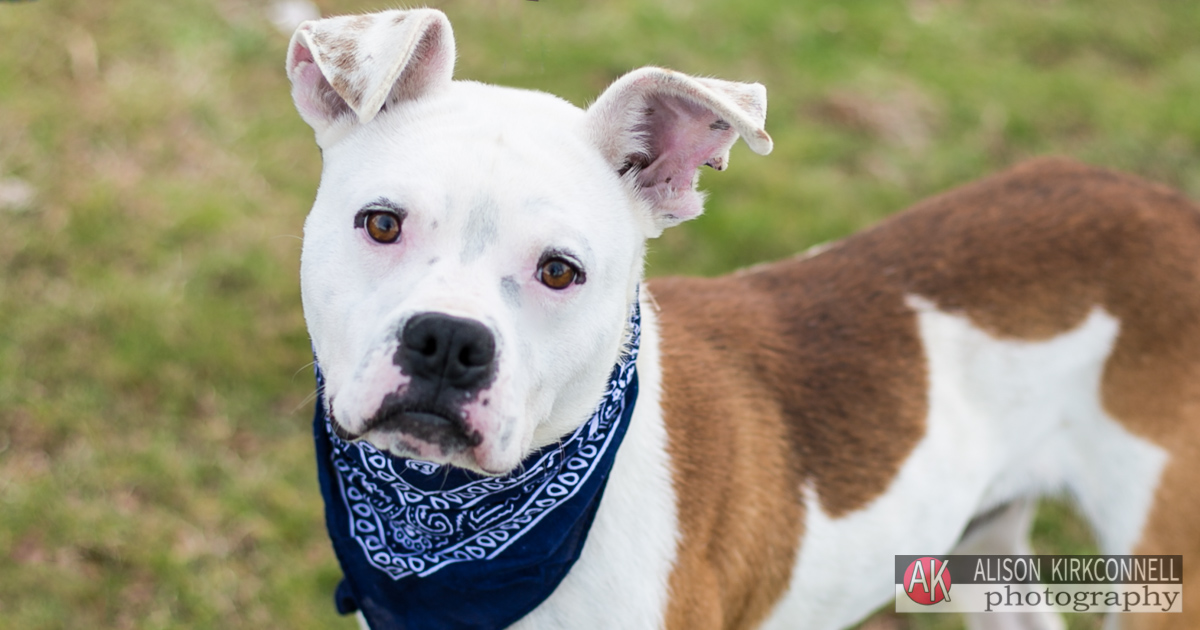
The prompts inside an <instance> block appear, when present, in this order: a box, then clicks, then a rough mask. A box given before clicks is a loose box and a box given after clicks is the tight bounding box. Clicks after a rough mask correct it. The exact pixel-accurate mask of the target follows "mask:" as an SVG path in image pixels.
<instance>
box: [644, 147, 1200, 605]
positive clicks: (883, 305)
mask: <svg viewBox="0 0 1200 630" xmlns="http://www.w3.org/2000/svg"><path fill="white" fill-rule="evenodd" d="M1198 257H1200V212H1198V211H1197V208H1196V206H1194V205H1193V204H1192V203H1191V202H1189V201H1187V200H1186V199H1185V198H1183V197H1182V196H1180V195H1179V194H1177V193H1175V192H1173V191H1171V190H1169V189H1167V188H1164V187H1161V186H1157V185H1154V184H1150V183H1148V182H1145V181H1142V180H1140V179H1137V178H1134V177H1131V176H1127V175H1120V174H1116V173H1112V172H1109V171H1104V170H1101V169H1096V168H1091V167H1087V166H1083V165H1079V164H1075V163H1072V162H1068V161H1064V160H1053V159H1045V160H1036V161H1033V162H1029V163H1026V164H1024V165H1021V166H1018V167H1017V168H1015V169H1012V170H1010V171H1008V172H1006V173H1002V174H1000V175H997V176H994V177H991V178H988V179H985V180H983V181H981V182H978V183H975V184H972V185H969V186H965V187H963V188H960V189H957V190H954V191H951V192H949V193H946V194H944V195H940V196H938V197H935V198H933V199H930V200H928V201H926V202H924V203H921V204H919V205H918V206H916V207H914V208H912V209H910V210H908V211H906V212H904V213H901V214H899V215H897V216H895V217H893V218H892V219H890V220H888V221H886V222H884V223H882V224H881V225H879V226H877V227H875V228H873V229H871V230H868V231H865V232H863V233H860V234H857V235H855V236H852V237H850V238H848V239H846V240H845V241H843V242H841V243H839V244H837V245H835V246H834V247H832V248H830V249H829V250H827V251H825V252H823V253H821V254H819V255H817V256H815V257H812V258H799V259H793V260H789V261H784V262H780V263H776V264H772V265H764V266H761V267H756V268H754V269H751V270H748V271H745V272H742V273H738V274H735V275H731V276H725V277H721V278H715V279H694V278H693V279H683V278H669V279H661V280H656V281H654V282H652V283H651V284H650V288H651V291H652V292H653V294H654V296H655V298H656V299H657V301H658V304H659V305H660V306H661V308H662V313H661V315H660V320H661V322H662V328H663V350H662V353H663V379H664V384H663V388H664V393H663V408H664V413H665V416H666V422H667V426H668V431H669V439H670V450H671V456H672V459H673V461H674V462H675V484H676V491H677V493H678V497H679V518H680V528H681V530H682V542H681V546H680V550H679V561H678V564H677V566H676V570H675V571H674V573H673V574H672V577H671V588H672V593H673V599H672V601H671V607H670V610H669V613H668V620H669V624H668V625H669V627H671V628H709V627H712V628H741V627H750V626H753V625H754V624H755V623H756V622H757V621H759V620H761V619H762V618H763V617H764V616H765V615H766V614H767V613H768V612H769V610H770V607H771V605H772V603H773V602H774V600H775V599H776V598H777V597H778V596H779V594H781V593H782V592H783V590H784V589H785V588H786V586H787V582H788V579H789V578H790V570H791V566H792V563H793V561H794V555H795V550H796V548H797V544H798V541H799V539H800V534H801V532H800V528H801V518H802V509H803V508H802V497H801V488H802V487H803V486H805V485H806V484H811V486H812V487H813V488H814V489H815V490H816V492H817V494H818V497H819V500H820V505H821V508H822V509H823V510H824V511H826V512H827V513H829V514H830V515H831V516H834V517H837V516H842V515H845V514H847V513H848V512H850V511H853V510H855V509H858V508H860V507H863V506H864V505H866V503H867V502H869V501H870V500H871V499H873V498H875V497H876V496H878V495H879V494H880V493H882V492H883V491H884V490H886V488H887V487H888V485H889V484H890V483H891V480H892V478H893V477H894V475H895V473H896V471H897V470H898V468H899V466H900V465H901V463H902V462H903V460H904V458H905V457H907V456H908V454H909V452H910V451H911V449H912V448H913V446H914V445H915V444H916V443H917V441H918V440H919V439H920V437H921V435H922V433H923V431H924V418H925V413H926V400H925V392H926V391H927V386H928V384H927V381H926V373H925V362H924V357H923V353H922V349H921V345H920V340H919V338H918V336H917V330H916V320H915V316H914V314H913V313H912V312H911V310H910V309H908V308H907V306H906V305H905V302H904V298H905V296H906V295H910V294H914V295H919V296H922V297H924V298H927V299H929V300H932V301H933V302H934V303H935V304H936V305H937V306H938V308H940V309H942V310H944V311H949V312H960V313H963V314H964V315H966V316H967V317H969V318H970V319H971V320H972V321H973V322H974V323H975V324H976V325H978V326H980V327H982V328H984V329H985V330H988V331H990V332H991V333H993V334H994V335H996V336H998V337H1005V338H1016V339H1027V340H1038V339H1046V338H1049V337H1052V336H1054V335H1057V334H1060V333H1062V332H1065V331H1067V330H1069V329H1071V328H1073V327H1074V326H1076V325H1078V324H1079V323H1081V322H1082V321H1083V319H1084V318H1085V317H1086V315H1087V314H1088V313H1089V312H1090V310H1091V309H1092V308H1094V307H1097V306H1098V307H1101V308H1103V309H1105V310H1106V311H1107V312H1108V313H1110V314H1112V315H1113V316H1115V317H1117V318H1118V319H1119V320H1120V322H1121V332H1120V334H1119V336H1118V339H1117V343H1116V347H1115V349H1114V351H1113V354H1112V356H1111V357H1110V359H1109V361H1108V365H1107V366H1106V370H1105V373H1104V379H1103V393H1102V396H1103V402H1104V405H1105V408H1106V410H1107V411H1108V412H1109V413H1110V414H1112V415H1113V416H1114V417H1116V418H1118V419H1119V420H1120V421H1121V422H1122V423H1123V424H1125V425H1126V426H1127V427H1128V428H1129V429H1130V430H1131V431H1133V432H1134V433H1137V434H1139V435H1143V436H1145V437H1148V438H1150V439H1152V440H1154V441H1155V442H1157V443H1159V444H1162V445H1164V447H1166V448H1167V449H1168V450H1169V451H1171V453H1172V456H1173V459H1172V462H1171V463H1170V464H1169V465H1168V469H1167V473H1166V479H1165V482H1164V485H1163V487H1162V488H1161V489H1160V491H1159V492H1160V500H1159V504H1158V506H1157V507H1156V508H1155V511H1154V513H1153V514H1152V517H1151V524H1150V527H1149V529H1148V534H1147V539H1146V542H1144V543H1143V547H1144V548H1145V551H1146V552H1151V551H1154V552H1160V553H1184V554H1189V553H1191V552H1193V551H1196V552H1200V549H1197V548H1198V547H1200V540H1198V539H1197V538H1196V537H1195V536H1189V535H1188V530H1189V529H1190V528H1189V526H1188V525H1187V523H1189V522H1191V521H1192V520H1194V519H1196V518H1198V517H1200V494H1197V493H1196V492H1194V491H1192V490H1191V487H1190V486H1192V485H1194V484H1195V481H1194V480H1195V479H1197V477H1198V475H1197V473H1200V470H1197V464H1195V463H1194V462H1197V461H1200V448H1197V447H1196V441H1197V437H1196V436H1200V381H1198V380H1197V379H1198V378H1200V265H1198V264H1197V259H1198ZM1168 501H1169V503H1168ZM1168 504H1170V505H1173V506H1178V508H1176V507H1165V506H1166V505H1168ZM1192 557H1193V558H1197V556H1192ZM1187 562H1188V560H1187V559H1186V558H1185V566H1189V565H1188V564H1187ZM1195 564H1196V562H1193V563H1192V565H1195ZM1189 627H1190V626H1189Z"/></svg>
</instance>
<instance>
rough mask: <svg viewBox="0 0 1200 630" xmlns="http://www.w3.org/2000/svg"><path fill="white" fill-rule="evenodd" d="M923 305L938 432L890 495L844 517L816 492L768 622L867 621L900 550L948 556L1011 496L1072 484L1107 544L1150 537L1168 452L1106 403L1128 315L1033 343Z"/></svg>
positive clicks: (889, 583) (1126, 548) (929, 431)
mask: <svg viewBox="0 0 1200 630" xmlns="http://www.w3.org/2000/svg"><path fill="white" fill-rule="evenodd" d="M909 304H910V306H911V307H912V308H913V309H914V310H915V311H917V313H918V321H919V327H920V335H921V339H922V342H923V345H924V349H925V354H926V357H927V359H928V364H929V384H930V389H929V394H928V396H929V398H928V400H929V415H928V418H927V419H926V433H925V435H924V436H923V437H922V438H921V441H920V442H919V443H918V444H917V446H916V448H914V449H913V452H912V454H911V455H910V456H909V457H908V459H907V460H905V462H904V464H903V465H902V466H901V468H900V471H899V473H898V474H897V475H896V477H895V479H894V480H893V482H892V484H891V486H890V487H889V488H888V490H887V492H885V493H884V494H883V495H881V496H879V497H877V498H876V499H875V500H874V501H872V502H871V503H870V504H869V505H868V506H866V507H864V508H862V509H860V510H858V511H855V512H853V513H851V514H848V515H846V516H843V517H840V518H830V517H829V516H828V515H826V514H825V513H824V512H823V511H822V510H821V507H820V504H819V501H818V497H817V496H816V495H815V493H814V492H813V491H812V489H811V488H808V489H806V499H807V500H806V508H807V510H806V518H805V527H804V532H805V533H804V537H803V540H802V542H801V548H800V554H799V557H798V558H797V561H796V564H795V569H794V573H793V577H792V583H791V587H790V589H789V591H788V594H787V595H786V596H785V597H784V599H783V600H782V601H781V602H780V603H779V605H778V606H777V607H776V609H775V611H774V613H773V615H772V616H771V618H770V619H769V620H768V622H767V623H766V624H764V626H763V627H764V628H766V629H770V630H776V629H779V630H782V629H785V628H797V627H805V628H810V629H816V630H819V629H821V628H831V629H832V628H842V627H845V626H848V625H850V624H853V623H854V622H856V621H858V620H860V619H861V618H862V617H863V616H864V615H866V614H868V613H869V612H871V611H873V610H874V609H876V608H877V607H879V606H881V605H883V604H884V603H886V602H887V601H889V600H890V599H891V598H892V596H893V594H894V593H895V587H894V580H893V574H892V570H893V569H892V558H893V556H895V555H898V554H921V555H926V554H928V555H938V554H944V553H948V552H950V551H951V550H952V549H954V548H955V544H956V542H957V541H958V538H959V535H960V534H961V533H962V531H963V529H964V528H965V527H966V525H967V523H968V522H969V521H970V519H971V518H972V517H973V516H975V515H977V514H980V513H983V512H986V511H988V510H989V509H991V508H994V507H996V506H999V505H1002V504H1004V503H1007V502H1009V501H1014V500H1016V501H1022V500H1026V499H1028V498H1029V497H1036V496H1039V495H1044V494H1047V493H1055V492H1067V493H1068V494H1070V495H1071V496H1073V497H1074V498H1076V500H1077V501H1078V502H1079V504H1080V505H1081V506H1082V508H1083V511H1084V513H1085V514H1086V515H1087V516H1088V517H1089V520H1091V522H1092V523H1093V525H1094V526H1095V527H1096V528H1097V532H1098V535H1099V538H1100V542H1101V548H1102V551H1103V552H1104V553H1111V554H1118V553H1130V552H1131V550H1132V547H1133V545H1134V543H1135V542H1136V541H1137V539H1138V537H1139V536H1140V534H1141V530H1142V527H1143V525H1144V524H1145V519H1146V516H1147V513H1148V512H1149V508H1150V503H1151V500H1152V498H1153V493H1154V488H1155V487H1156V486H1157V483H1158V478H1159V475H1160V474H1161V472H1162V468H1163V466H1164V465H1165V463H1166V458H1167V455H1166V453H1165V451H1164V450H1163V449H1162V448H1160V447H1158V446H1155V445H1153V444H1151V443H1150V442H1148V441H1146V440H1144V439H1142V438H1139V437H1137V436H1135V435H1133V434H1131V433H1130V432H1129V431H1127V430H1126V429H1125V428H1124V427H1122V426H1121V425H1120V424H1119V423H1118V422H1117V421H1115V420H1114V419H1113V418H1111V417H1110V416H1109V415H1108V414H1107V413H1105V411H1104V409H1103V407H1102V406H1101V404H1100V376H1101V374H1102V372H1103V368H1104V362H1105V360H1106V359H1107V358H1108V356H1109V354H1110V352H1111V351H1112V347H1113V343H1114V341H1115V339H1116V336H1117V332H1118V329H1119V326H1118V322H1117V320H1116V319H1115V318H1113V317H1112V316H1111V315H1109V314H1108V313H1106V312H1104V311H1103V310H1100V309H1095V310H1093V311H1092V312H1091V314H1090V315H1089V316H1088V317H1087V318H1086V319H1085V320H1084V321H1083V322H1082V323H1081V324H1080V325H1079V326H1078V327H1077V328H1075V329H1074V330H1071V331H1069V332H1066V333H1064V334H1062V335H1060V336H1058V337H1055V338H1054V339H1050V340H1047V341H1041V342H1026V341H1015V340H1008V339H997V338H995V337H993V336H991V335H989V334H988V333H987V332H985V331H983V330H980V329H979V328H977V327H975V326H974V325H973V324H972V323H971V322H970V320H968V319H967V318H965V317H963V316H961V315H955V314H949V313H944V312H942V311H939V310H938V309H937V308H936V307H935V306H934V305H933V304H931V303H930V302H929V301H927V300H924V299H921V298H919V297H912V298H910V300H909ZM1010 532H1011V534H1012V535H1013V536H1018V535H1021V536H1023V535H1024V534H1025V533H1026V530H1025V528H1023V527H1018V526H1014V527H1012V528H1011V530H1010ZM1023 542H1024V541H1020V540H1013V541H1012V542H1011V545H1009V546H1008V549H1019V548H1021V546H1020V545H1022V544H1023ZM1001 552H1004V550H997V551H995V553H1001ZM1010 552H1011V551H1010ZM1021 622H1024V623H1030V624H1033V623H1039V622H1036V621H1035V617H1030V618H1028V619H1018V620H1016V621H1015V623H1021ZM1014 627H1037V626H1032V625H1030V626H1014Z"/></svg>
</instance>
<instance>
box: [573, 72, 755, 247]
mask: <svg viewBox="0 0 1200 630" xmlns="http://www.w3.org/2000/svg"><path fill="white" fill-rule="evenodd" d="M766 115H767V90H766V88H764V87H763V86H762V85H759V84H758V83H733V82H730V81H720V80H717V79H701V78H695V77H689V76H687V75H684V74H680V73H678V72H673V71H671V70H664V69H662V68H641V69H639V70H634V71H633V72H630V73H629V74H626V75H625V76H623V77H621V78H620V79H618V80H617V81H616V82H615V83H613V84H612V86H610V87H609V88H608V89H607V90H605V91H604V93H603V94H601V95H600V98H599V99H597V100H596V102H595V103H594V104H592V106H591V107H590V108H588V112H587V116H588V131H589V133H590V134H591V139H592V142H593V143H594V144H595V145H596V146H597V147H599V148H600V152H601V153H602V154H603V156H604V158H605V159H606V160H608V163H609V165H610V166H611V167H612V168H613V169H614V170H616V171H617V172H618V173H620V174H621V175H622V176H623V177H624V178H625V179H626V181H628V183H629V184H630V185H631V186H634V187H635V188H636V189H637V190H638V192H639V194H640V195H641V196H642V197H643V198H644V199H645V200H646V201H647V202H648V203H649V204H650V207H651V212H652V213H653V215H654V216H653V220H654V225H655V227H656V229H657V231H659V232H661V231H662V229H664V228H667V227H670V226H672V225H676V224H678V223H680V222H682V221H686V220H688V219H692V218H695V217H697V216H699V215H700V213H701V212H703V211H704V195H703V194H702V193H701V192H699V191H697V190H696V182H697V180H698V179H699V177H700V173H699V170H698V169H699V168H700V167H701V166H704V165H707V166H711V167H712V168H714V169H716V170H718V171H723V170H725V167H726V166H728V165H729V149H730V147H732V146H733V143H734V142H737V139H738V136H739V135H740V136H741V137H742V138H743V139H744V140H745V141H746V144H748V145H750V149H751V150H753V151H754V152H755V153H758V154H760V155H766V154H767V153H770V152H771V147H772V143H771V136H769V135H767V132H766V130H764V129H763V123H764V122H765V121H766Z"/></svg>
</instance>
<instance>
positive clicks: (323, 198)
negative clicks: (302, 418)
mask: <svg viewBox="0 0 1200 630" xmlns="http://www.w3.org/2000/svg"><path fill="white" fill-rule="evenodd" d="M453 65H454V39H453V35H452V33H451V30H450V23H449V22H448V21H447V20H446V16H445V15H443V14H441V13H440V12H438V11H434V10H430V9H422V10H415V11H387V12H383V13H377V14H371V15H359V16H345V17H335V18H329V19H324V20H319V21H311V22H305V23H304V24H302V25H300V27H299V28H298V29H297V31H296V34H295V35H294V36H293V37H292V41H291V44H290V46H289V50H288V59H287V72H288V76H289V78H291V80H292V95H293V97H294V99H295V101H296V107H297V109H298V110H299V111H300V114H301V116H302V117H303V118H304V120H305V121H306V122H308V124H310V125H311V126H312V127H313V129H314V130H315V131H316V138H317V144H318V145H319V146H320V147H321V149H322V155H323V159H324V169H323V173H322V175H321V184H320V188H319V190H318V192H317V198H316V201H315V203H314V204H313V208H312V212H311V214H310V215H309V217H308V220H307V222H306V223H305V226H304V248H303V255H302V258H301V283H302V294H303V301H304V314H305V318H306V320H307V322H308V329H309V333H310V334H311V336H312V340H313V346H314V348H315V350H316V354H317V357H318V360H319V362H320V365H321V366H322V370H323V371H324V374H325V378H326V390H325V395H326V400H327V401H328V404H329V405H330V408H331V410H332V413H333V417H334V423H335V425H336V426H335V430H336V431H337V432H338V433H339V434H340V435H341V436H343V437H345V438H348V439H359V438H361V439H365V440H367V441H369V442H370V443H371V444H373V445H375V446H376V447H377V448H380V449H381V450H385V451H388V452H391V453H393V454H395V455H399V456H403V457H412V458H417V459H423V460H428V461H434V462H439V463H449V464H452V465H456V466H460V467H463V468H467V469H471V470H475V471H478V472H483V473H488V474H503V473H506V472H508V471H510V470H512V469H513V468H515V467H516V466H517V465H518V464H519V463H520V461H521V460H522V458H523V457H524V456H525V455H526V454H527V453H529V452H530V451H531V450H532V449H535V448H538V447H541V446H544V445H546V444H549V443H552V442H554V441H556V440H558V439H560V438H561V437H562V436H563V435H565V434H566V433H568V432H569V431H571V430H572V429H574V428H575V427H577V426H578V425H579V424H580V423H581V422H583V421H584V420H585V419H586V418H587V416H588V415H589V414H590V412H591V411H592V410H593V409H594V407H595V406H596V403H597V401H598V400H599V398H600V395H601V394H602V392H603V388H604V384H605V380H606V377H607V376H608V374H609V372H610V371H611V369H612V366H613V364H614V362H615V361H616V360H617V358H618V356H619V354H620V352H621V344H622V342H623V340H624V335H625V329H626V325H627V314H628V312H629V310H628V309H629V306H630V303H631V301H632V300H633V299H634V296H635V295H636V287H637V284H638V282H640V280H641V274H642V256H643V253H644V242H645V239H646V238H648V237H652V236H656V235H658V234H659V233H660V232H661V231H662V229H663V228H665V227H667V226H670V225H674V224H676V223H679V222H681V221H684V220H686V219H690V218H693V217H695V216H697V215H699V214H700V212H701V211H702V202H703V198H702V196H701V194H700V193H699V192H697V191H696V189H695V184H696V179H697V178H698V176H699V175H698V170H697V169H698V168H699V167H700V166H703V165H708V166H711V167H713V168H715V169H717V170H723V169H724V168H725V166H726V164H727V162H728V156H729V148H730V147H731V146H732V145H733V143H734V142H735V141H736V140H737V138H738V136H739V134H740V135H741V136H742V137H744V138H745V139H746V140H747V142H748V143H749V144H750V146H751V148H752V149H754V150H755V151H757V152H759V153H766V152H767V151H769V150H770V148H771V139H770V137H769V136H767V134H766V132H765V131H763V128H762V126H763V120H764V116H765V111H766V94H765V90H764V89H763V88H762V86H760V85H757V84H741V83H729V82H725V81H717V80H712V79H696V78H691V77H688V76H685V75H682V74H679V73H676V72H672V71H669V70H662V69H658V68H643V69H641V70H637V71H634V72H632V73H630V74H628V75H626V76H624V77H622V78H621V79H619V80H618V81H617V82H616V83H614V84H613V85H612V86H611V87H610V88H609V89H608V90H606V91H605V92H604V93H603V94H602V95H601V96H600V98H599V99H598V100H597V101H596V102H595V103H594V104H593V105H592V106H591V107H590V108H589V109H588V110H586V111H584V110H580V109H578V108H577V107H575V106H573V105H571V104H569V103H567V102H566V101H563V100H561V99H559V98H556V97H554V96H551V95H548V94H544V93H540V92H532V91H525V90H514V89H508V88H501V87H495V86H489V85H483V84H480V83H474V82H466V81H451V72H452V70H453Z"/></svg>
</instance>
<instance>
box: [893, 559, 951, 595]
mask: <svg viewBox="0 0 1200 630" xmlns="http://www.w3.org/2000/svg"><path fill="white" fill-rule="evenodd" d="M951 585H952V582H951V581H950V563H949V562H945V561H942V560H938V559H937V558H918V559H916V560H913V561H912V562H911V563H910V564H909V565H908V568H907V569H905V571H904V592H905V593H906V594H907V595H908V598H909V599H911V600H913V601H914V602H916V603H918V604H921V605H922V606H932V605H934V604H936V603H938V602H942V601H947V602H948V601H950V587H951Z"/></svg>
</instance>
